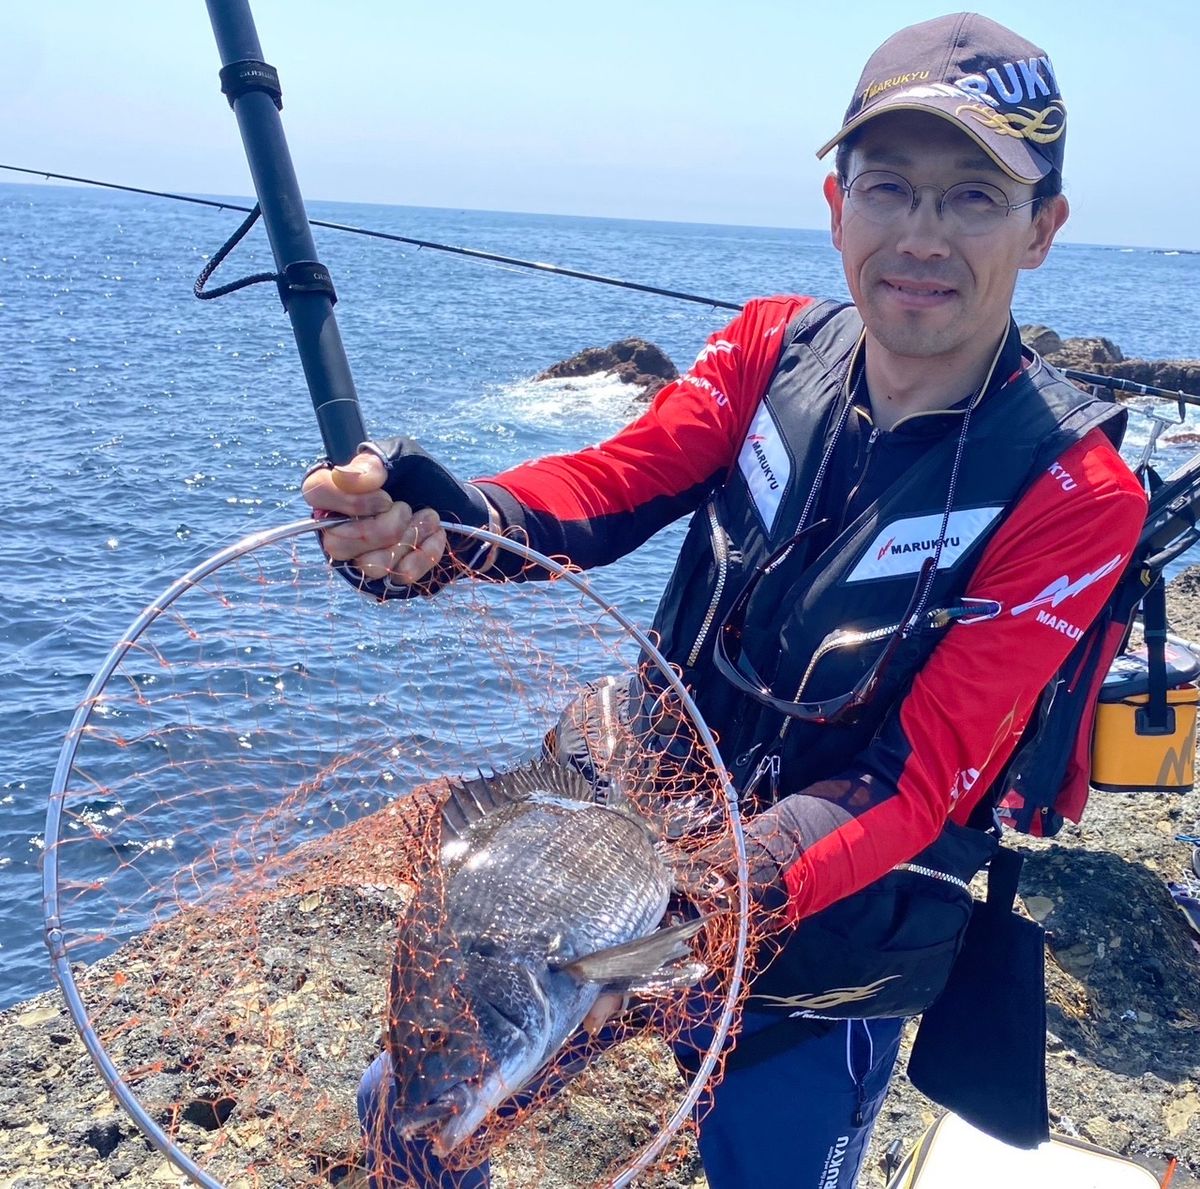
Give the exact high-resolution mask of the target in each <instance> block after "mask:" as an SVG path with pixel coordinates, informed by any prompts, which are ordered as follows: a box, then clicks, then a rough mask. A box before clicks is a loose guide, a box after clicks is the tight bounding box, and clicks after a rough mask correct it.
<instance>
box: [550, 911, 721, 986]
mask: <svg viewBox="0 0 1200 1189" xmlns="http://www.w3.org/2000/svg"><path fill="white" fill-rule="evenodd" d="M707 921H708V917H706V916H705V917H698V918H697V919H696V920H694V921H684V922H683V924H681V925H671V926H669V927H668V928H666V929H658V930H656V931H655V932H654V933H650V934H648V935H647V936H645V937H638V938H636V939H634V940H633V941H624V942H622V943H621V944H620V945H613V946H609V947H608V948H607V949H603V950H597V951H596V952H595V953H594V954H587V955H585V956H584V957H582V958H576V959H575V960H574V961H573V962H567V963H565V964H564V965H563V966H561V967H557V969H560V970H563V971H565V972H566V973H568V974H572V975H574V976H575V977H576V978H578V979H580V980H581V981H583V982H590V983H603V984H604V985H605V986H606V987H609V988H612V989H614V990H616V989H620V988H622V987H630V986H634V985H636V984H638V983H642V982H645V981H646V980H648V979H652V978H653V976H655V975H657V974H659V973H660V972H661V971H663V969H664V967H668V966H670V964H671V963H672V962H678V961H679V960H680V959H681V958H687V957H689V956H690V955H691V947H690V946H689V944H688V943H689V942H690V941H691V939H692V938H693V937H695V936H696V934H697V933H699V932H700V930H701V929H703V928H704V926H705V924H706V923H707Z"/></svg>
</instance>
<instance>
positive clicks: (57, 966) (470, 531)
mask: <svg viewBox="0 0 1200 1189" xmlns="http://www.w3.org/2000/svg"><path fill="white" fill-rule="evenodd" d="M351 519H352V518H351V517H341V518H330V519H327V520H321V521H315V520H312V519H310V518H307V517H306V518H305V519H303V520H296V521H291V522H289V523H287V524H284V525H280V526H278V527H275V528H271V529H266V530H263V531H260V532H255V533H251V534H249V535H247V536H245V537H242V538H241V539H240V540H238V541H236V542H234V543H233V544H231V545H229V546H227V547H226V548H224V549H221V550H219V551H218V552H217V553H215V554H213V555H212V556H211V557H209V558H206V559H205V560H203V561H201V562H199V563H198V564H197V565H195V566H193V567H192V568H191V569H189V570H188V571H187V572H186V573H184V574H183V575H182V576H181V577H179V578H178V579H176V580H175V581H174V582H172V583H171V584H170V585H169V586H167V587H166V589H165V590H163V592H162V593H161V594H160V595H159V596H158V597H157V598H156V599H154V600H153V601H152V602H150V603H149V604H148V605H147V606H146V607H145V608H143V610H142V611H141V612H140V613H139V614H138V615H137V616H136V617H135V618H134V619H133V621H132V622H131V623H130V625H129V627H128V628H127V629H126V630H125V632H124V633H123V634H122V636H121V638H120V639H119V640H118V642H117V643H116V644H115V645H114V646H113V647H112V648H111V649H110V650H109V652H108V654H107V655H106V656H105V658H104V661H103V662H102V663H101V665H100V667H99V669H97V671H96V673H95V674H94V676H93V677H92V679H91V681H90V682H89V683H88V686H87V689H86V690H85V692H84V695H83V697H82V699H81V701H80V703H79V705H78V706H77V708H76V710H75V713H74V715H73V717H72V719H71V723H70V725H69V727H68V728H67V732H66V735H65V737H64V740H63V744H62V746H61V748H60V750H59V755H58V760H57V763H56V765H55V770H54V775H53V777H52V780H51V785H50V792H49V794H48V798H47V808H46V827H45V835H44V837H45V850H44V854H43V864H42V917H43V936H44V940H45V943H46V947H47V949H48V951H49V954H50V964H51V974H52V975H53V977H54V980H55V983H56V984H57V985H58V987H59V990H60V991H61V992H62V995H63V999H64V1001H65V1003H66V1007H67V1010H68V1013H69V1014H70V1016H71V1019H72V1021H73V1022H74V1024H75V1027H76V1030H77V1031H78V1033H79V1035H80V1038H81V1039H82V1041H83V1043H84V1046H85V1048H86V1049H87V1051H88V1054H89V1056H90V1057H91V1058H92V1061H93V1062H94V1064H95V1065H96V1068H97V1070H98V1072H99V1073H100V1076H101V1077H102V1078H103V1080H104V1081H105V1083H106V1084H107V1085H108V1088H109V1089H110V1090H111V1091H112V1093H113V1095H114V1097H115V1098H116V1099H117V1101H118V1102H119V1103H120V1105H121V1106H122V1107H123V1108H124V1110H125V1111H126V1113H127V1114H128V1115H129V1116H130V1117H131V1118H132V1119H133V1121H134V1122H135V1123H136V1124H137V1126H138V1128H139V1129H140V1130H141V1131H142V1133H143V1134H144V1135H145V1136H146V1138H147V1139H148V1140H150V1142H151V1143H152V1144H153V1145H154V1147H155V1148H157V1149H158V1151H159V1152H160V1153H161V1154H162V1155H163V1156H164V1157H166V1159H167V1160H169V1161H170V1162H171V1163H172V1164H173V1165H175V1167H176V1168H178V1169H179V1171H180V1172H182V1173H183V1174H184V1175H185V1176H187V1177H188V1178H190V1179H191V1180H192V1181H193V1183H195V1184H197V1185H200V1186H203V1187H204V1189H225V1186H224V1185H223V1184H222V1183H221V1182H220V1181H218V1180H216V1179H215V1178H214V1177H213V1176H212V1175H210V1174H209V1173H208V1172H206V1171H205V1170H204V1169H202V1168H201V1167H200V1166H199V1165H198V1164H196V1162H195V1161H194V1160H193V1159H192V1158H191V1157H190V1156H188V1155H187V1154H186V1153H185V1152H183V1151H182V1150H181V1149H180V1148H179V1146H178V1145H177V1144H176V1143H175V1142H174V1141H173V1140H172V1139H171V1138H170V1137H169V1136H168V1135H167V1134H166V1132H164V1131H163V1129H162V1128H161V1127H160V1126H159V1125H158V1123H157V1122H156V1121H155V1120H154V1119H153V1118H152V1117H151V1116H150V1114H149V1113H148V1112H147V1110H146V1109H145V1108H144V1107H143V1106H142V1104H141V1103H140V1102H139V1100H138V1098H137V1096H136V1095H135V1094H134V1092H133V1090H132V1089H131V1088H130V1086H129V1085H128V1083H127V1082H126V1081H125V1080H124V1078H123V1077H122V1076H121V1073H120V1071H119V1070H118V1069H117V1066H116V1064H115V1063H114V1061H113V1060H112V1058H111V1057H110V1055H109V1054H108V1053H107V1052H106V1050H105V1049H104V1046H103V1044H102V1043H101V1041H100V1038H99V1036H98V1035H97V1033H96V1030H95V1028H94V1027H93V1025H92V1023H91V1020H90V1019H89V1016H88V1012H87V1008H86V1006H85V1004H84V1001H83V997H82V994H81V992H80V989H79V987H78V986H77V984H76V982H75V978H74V974H73V972H72V970H71V964H70V960H69V957H68V953H67V934H66V931H65V929H64V927H63V920H62V914H61V903H60V895H59V893H60V887H59V877H60V872H59V862H58V858H59V849H60V845H61V843H62V842H63V841H64V839H63V837H62V826H63V820H64V813H65V805H66V800H67V796H68V792H69V786H70V779H71V774H72V772H73V770H74V762H75V757H76V755H77V753H78V750H79V746H80V742H81V740H82V739H83V737H84V734H85V730H86V728H87V726H88V723H89V721H90V720H91V717H92V712H93V710H94V709H95V707H96V705H97V703H98V700H99V698H100V696H101V694H102V693H103V691H104V689H105V687H106V685H107V683H108V681H109V679H110V678H111V677H112V676H113V674H114V673H115V672H116V671H117V669H118V667H119V665H120V663H121V661H122V660H123V659H124V657H125V656H126V655H127V654H128V653H129V651H130V650H131V649H132V648H133V647H134V645H135V644H136V643H137V642H138V640H139V639H140V638H141V636H142V635H143V634H144V633H145V632H146V631H147V630H148V629H149V628H150V627H151V625H152V624H154V623H155V622H156V621H157V620H158V619H159V617H160V616H162V615H163V613H164V612H166V611H167V610H168V609H169V608H170V607H171V606H172V605H173V604H174V603H175V602H176V601H177V600H178V599H180V598H181V597H182V596H183V595H184V594H186V593H187V592H188V591H189V590H191V589H193V588H194V587H195V586H197V585H198V584H199V583H201V582H203V581H204V579H206V578H208V577H209V576H211V575H212V574H214V573H216V572H217V571H218V570H220V569H221V568H222V567H224V566H226V565H228V564H230V563H231V562H235V561H238V560H240V559H241V558H244V557H246V556H247V555H249V554H251V553H253V552H254V551H255V550H258V549H263V548H266V547H267V546H271V545H275V544H278V543H280V542H282V541H287V540H291V539H292V538H296V537H301V536H303V535H305V534H307V533H313V532H318V531H320V530H323V529H326V528H331V527H334V526H336V525H339V524H345V523H348V522H349V521H350V520H351ZM440 526H441V528H442V529H443V531H445V532H446V534H447V536H448V538H449V537H452V536H459V537H465V538H467V539H468V540H469V541H473V542H476V543H477V544H478V545H479V546H483V545H487V546H489V547H491V548H494V549H499V550H502V551H504V552H506V553H510V554H513V555H514V556H516V557H518V558H520V559H521V560H522V561H523V562H525V563H527V564H532V565H534V566H537V567H539V568H541V569H544V570H546V571H547V572H548V573H549V574H550V575H551V576H552V580H554V581H562V582H565V583H567V584H568V585H570V586H571V587H573V588H574V589H575V590H576V591H577V592H578V593H579V594H580V595H582V596H583V597H584V598H585V599H587V600H588V601H589V602H591V603H592V604H594V605H595V606H596V607H597V608H598V609H599V610H600V611H601V612H602V614H603V616H605V617H607V618H609V619H611V620H612V621H613V622H614V623H615V624H616V625H617V626H618V627H620V628H621V629H622V631H624V632H625V633H626V634H627V635H628V636H629V637H630V638H632V640H633V641H634V642H635V643H636V644H637V645H638V647H639V648H640V649H641V651H642V653H643V654H644V655H645V656H646V657H647V658H649V660H650V661H651V662H652V663H653V664H654V666H655V667H656V668H657V669H658V671H659V674H660V675H661V676H662V678H663V680H664V681H665V683H666V685H667V687H668V688H669V689H670V690H671V691H672V692H673V693H674V694H675V696H676V697H677V698H678V699H679V704H680V706H681V708H682V709H683V711H684V713H685V714H686V715H687V717H688V719H689V720H690V722H691V724H692V727H693V728H694V729H695V732H696V736H697V738H698V740H699V741H700V743H701V744H702V745H703V746H704V748H705V750H706V751H707V752H708V754H709V759H710V761H711V764H712V770H713V771H714V772H715V773H716V774H717V776H718V779H719V781H720V786H721V798H722V801H723V809H724V812H725V814H726V817H727V821H728V828H729V831H730V834H731V836H732V840H733V843H734V851H735V855H736V863H737V877H738V882H737V898H736V903H737V914H738V920H737V934H736V936H737V943H736V951H735V953H734V958H733V962H732V964H731V969H730V972H729V987H728V990H727V992H726V994H725V997H724V1003H723V1005H722V1009H721V1013H720V1016H719V1018H718V1020H717V1023H716V1026H715V1027H714V1028H713V1034H712V1038H711V1041H710V1043H709V1045H708V1047H707V1048H706V1050H705V1052H704V1056H703V1058H702V1059H701V1061H700V1063H699V1066H698V1068H697V1070H696V1072H695V1073H694V1074H693V1075H692V1076H691V1079H690V1081H689V1082H688V1086H687V1091H686V1093H685V1094H684V1097H683V1099H682V1100H681V1102H680V1103H679V1105H678V1106H677V1108H676V1109H675V1111H674V1112H673V1113H672V1115H671V1116H670V1118H669V1119H668V1120H667V1121H666V1122H665V1124H663V1126H662V1127H661V1128H660V1129H659V1131H658V1133H657V1134H656V1135H655V1137H654V1138H653V1139H652V1140H651V1141H650V1142H649V1143H648V1144H646V1145H645V1146H644V1147H643V1148H642V1149H641V1151H639V1152H637V1153H635V1154H634V1155H632V1156H630V1157H629V1158H628V1159H627V1161H626V1164H625V1167H624V1169H623V1170H622V1171H621V1172H620V1173H618V1174H617V1175H616V1176H614V1177H613V1178H612V1179H611V1180H609V1181H608V1182H607V1189H624V1187H625V1186H628V1185H629V1184H631V1182H632V1181H633V1179H634V1178H635V1177H636V1176H637V1175H638V1174H639V1173H642V1172H644V1171H646V1170H647V1169H649V1168H650V1167H651V1165H652V1164H653V1163H654V1162H655V1160H657V1159H658V1158H659V1157H660V1156H661V1155H662V1154H663V1152H664V1150H665V1149H666V1147H667V1145H668V1144H669V1143H670V1142H671V1140H672V1139H673V1138H674V1136H675V1134H676V1133H677V1132H678V1130H679V1129H680V1127H681V1126H683V1124H684V1123H685V1122H687V1121H688V1119H690V1118H691V1116H692V1112H693V1110H694V1108H695V1107H696V1105H697V1103H698V1102H699V1100H700V1097H701V1095H702V1094H703V1093H704V1090H705V1087H706V1085H707V1083H708V1079H709V1077H710V1075H711V1074H712V1073H713V1071H714V1070H715V1069H716V1068H717V1065H718V1063H719V1061H720V1059H721V1054H722V1050H723V1049H724V1047H725V1042H726V1039H727V1038H728V1035H729V1032H730V1029H731V1027H732V1025H733V1022H734V1017H735V1014H736V1011H737V1006H738V1003H739V1000H740V997H741V993H742V988H743V983H744V977H745V968H746V961H747V954H746V949H747V941H748V936H749V910H750V904H749V891H748V882H749V869H748V865H747V859H746V844H745V836H744V834H743V831H742V825H741V816H740V812H739V808H738V798H737V794H736V792H735V791H734V789H733V786H732V785H731V784H730V781H729V777H728V774H727V770H726V767H725V765H724V763H723V762H722V760H721V755H720V750H719V748H718V746H717V742H716V740H715V738H714V737H713V735H712V732H711V731H710V730H709V728H708V725H707V724H706V723H705V722H704V719H703V717H702V716H701V714H700V711H699V709H698V708H697V706H696V704H695V702H694V700H693V699H692V696H691V694H690V693H689V692H688V690H687V687H686V686H685V685H684V684H683V682H682V681H681V680H680V677H679V674H678V673H677V672H676V671H675V670H674V669H673V668H672V666H671V664H670V663H669V662H668V661H667V659H666V658H665V657H664V656H663V655H662V653H661V652H660V651H659V650H658V648H657V646H656V645H655V644H654V642H653V641H652V640H651V639H650V637H649V636H648V635H647V634H646V633H645V632H644V631H642V629H641V628H639V627H638V626H637V625H636V624H635V623H633V622H632V620H631V619H630V618H629V617H628V616H627V615H625V614H624V613H623V612H622V611H621V610H620V609H619V608H617V607H615V606H613V605H612V604H611V603H609V602H608V601H607V600H606V599H605V598H603V597H602V596H601V595H600V594H598V593H597V592H596V591H595V590H593V589H592V587H591V585H590V584H589V583H588V582H587V581H586V580H585V579H584V577H583V576H582V575H581V574H580V573H579V571H577V570H573V569H571V568H570V567H568V566H565V565H563V564H561V563H560V562H558V561H555V560H554V559H553V558H550V557H547V556H546V555H545V554H542V553H539V552H538V551H537V550H535V549H532V548H530V547H529V546H528V545H525V544H523V543H522V542H520V541H515V540H513V539H511V538H509V537H506V536H503V535H502V534H499V533H495V532H492V531H490V530H489V529H484V528H476V527H473V526H468V525H462V524H455V523H449V522H446V521H441V522H440ZM476 552H477V553H478V552H479V550H476ZM488 552H489V553H490V549H489V550H488Z"/></svg>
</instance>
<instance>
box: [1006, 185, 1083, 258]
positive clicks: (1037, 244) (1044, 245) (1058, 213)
mask: <svg viewBox="0 0 1200 1189" xmlns="http://www.w3.org/2000/svg"><path fill="white" fill-rule="evenodd" d="M1070 214H1071V204H1070V203H1069V202H1067V199H1066V195H1064V194H1055V195H1054V197H1053V198H1043V199H1042V202H1041V206H1040V208H1039V209H1038V213H1037V214H1036V215H1034V217H1033V222H1032V223H1030V225H1029V228H1030V238H1029V246H1028V247H1027V248H1026V250H1025V257H1024V259H1023V260H1022V261H1021V263H1020V265H1019V267H1020V268H1038V267H1039V266H1040V265H1041V264H1042V262H1043V261H1044V260H1045V259H1046V256H1047V254H1048V253H1049V251H1050V247H1051V245H1052V244H1053V243H1054V237H1055V236H1056V235H1057V234H1058V232H1059V230H1060V229H1061V227H1062V225H1063V224H1064V223H1065V222H1066V221H1067V218H1068V216H1069V215H1070Z"/></svg>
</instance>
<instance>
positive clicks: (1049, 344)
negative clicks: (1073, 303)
mask: <svg viewBox="0 0 1200 1189" xmlns="http://www.w3.org/2000/svg"><path fill="white" fill-rule="evenodd" d="M1020 330H1021V338H1022V339H1023V340H1024V341H1025V343H1027V344H1028V345H1029V346H1030V347H1032V348H1033V349H1034V350H1035V351H1036V352H1037V353H1038V354H1039V355H1041V356H1042V357H1043V358H1044V359H1045V360H1046V362H1047V363H1052V364H1054V366H1055V367H1058V368H1063V369H1065V370H1066V369H1069V370H1073V371H1080V372H1090V373H1092V374H1093V375H1098V376H1112V377H1113V378H1115V379H1118V380H1130V381H1132V382H1133V383H1134V384H1148V385H1150V386H1151V387H1154V388H1165V389H1167V390H1168V391H1170V392H1191V393H1200V359H1126V358H1125V356H1124V355H1122V354H1121V348H1120V347H1118V346H1117V345H1116V343H1114V342H1112V341H1111V340H1110V339H1106V338H1101V337H1094V338H1067V339H1064V338H1061V337H1060V336H1059V335H1058V334H1056V333H1055V332H1054V331H1053V330H1051V329H1050V328H1049V327H1047V326H1022V327H1021V328H1020Z"/></svg>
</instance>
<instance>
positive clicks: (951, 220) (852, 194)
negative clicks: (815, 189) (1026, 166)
mask: <svg viewBox="0 0 1200 1189" xmlns="http://www.w3.org/2000/svg"><path fill="white" fill-rule="evenodd" d="M922 190H932V191H933V192H934V193H935V194H937V195H938V207H937V209H938V217H939V218H940V219H941V220H942V222H943V223H945V225H946V227H947V229H948V230H950V231H952V232H954V233H957V234H960V235H987V233H988V232H989V231H995V230H996V228H997V227H999V226H1000V224H1001V223H1003V222H1004V220H1005V219H1007V218H1008V216H1009V215H1010V214H1011V213H1012V212H1013V211H1019V210H1020V209H1021V208H1022V207H1026V206H1032V205H1033V204H1034V203H1035V202H1037V201H1038V200H1037V199H1036V198H1030V199H1028V200H1027V201H1026V202H1010V201H1009V200H1008V195H1007V194H1005V193H1004V191H1003V190H1001V189H1000V187H999V186H992V185H990V184H989V183H987V182H959V183H958V184H957V185H955V186H951V187H950V188H949V189H948V190H943V189H941V188H940V187H938V186H932V185H927V186H914V185H913V184H912V183H911V182H910V181H909V180H908V178H906V177H901V176H900V174H898V173H888V172H887V171H886V170H882V169H869V170H867V171H866V172H865V173H860V174H859V175H858V176H857V177H855V178H853V179H851V181H850V182H849V184H848V185H845V186H843V187H842V191H843V193H844V194H845V195H846V205H847V206H848V207H849V208H850V209H851V210H852V211H854V212H855V213H856V214H859V215H862V217H863V218H864V219H869V220H870V221H871V222H872V223H877V224H880V225H884V226H886V225H888V224H891V223H895V222H897V221H899V220H900V219H901V218H903V217H905V216H907V215H909V214H911V213H912V212H913V211H915V210H916V209H917V206H918V204H919V203H920V199H919V198H918V197H917V195H918V194H919V193H920V192H921V191H922Z"/></svg>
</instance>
